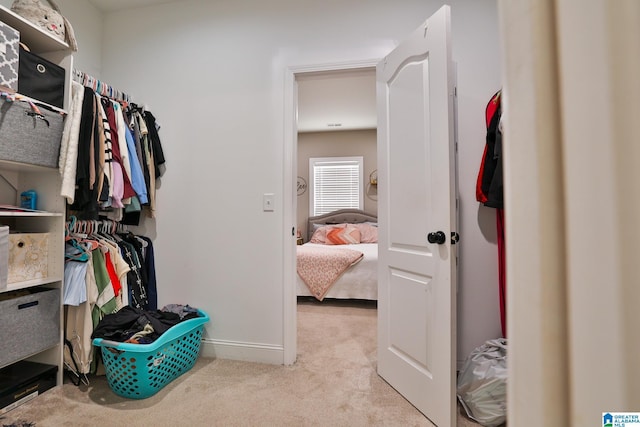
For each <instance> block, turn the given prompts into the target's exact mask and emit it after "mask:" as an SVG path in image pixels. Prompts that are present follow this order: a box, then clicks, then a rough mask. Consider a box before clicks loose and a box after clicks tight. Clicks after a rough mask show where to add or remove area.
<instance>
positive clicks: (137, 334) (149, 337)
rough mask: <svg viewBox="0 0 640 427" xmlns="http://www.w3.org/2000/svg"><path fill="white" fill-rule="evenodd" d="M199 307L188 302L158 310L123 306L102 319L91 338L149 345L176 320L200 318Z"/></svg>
mask: <svg viewBox="0 0 640 427" xmlns="http://www.w3.org/2000/svg"><path fill="white" fill-rule="evenodd" d="M199 316H200V315H199V313H198V309H196V308H193V307H190V306H189V305H180V304H170V305H166V306H164V307H163V308H162V309H160V310H141V309H138V308H135V307H131V306H126V307H123V308H122V309H121V310H120V311H118V312H116V313H113V314H108V315H106V316H104V317H103V318H102V320H101V321H100V323H99V324H98V326H97V327H96V328H95V330H94V331H93V334H92V335H91V338H92V339H94V338H103V339H105V340H111V341H117V342H126V343H134V344H149V343H152V342H153V341H155V340H156V339H158V337H160V336H161V335H162V334H163V333H165V332H166V331H167V330H168V329H169V328H171V327H172V326H174V325H177V324H178V323H180V322H182V321H185V320H188V319H193V318H196V317H199Z"/></svg>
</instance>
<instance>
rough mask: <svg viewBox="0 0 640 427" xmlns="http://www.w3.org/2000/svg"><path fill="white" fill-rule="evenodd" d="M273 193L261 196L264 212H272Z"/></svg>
mask: <svg viewBox="0 0 640 427" xmlns="http://www.w3.org/2000/svg"><path fill="white" fill-rule="evenodd" d="M273 199H274V195H273V193H264V194H263V195H262V210H263V211H265V212H273V204H274V203H275V202H274V200H273Z"/></svg>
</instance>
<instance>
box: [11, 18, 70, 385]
mask: <svg viewBox="0 0 640 427" xmlns="http://www.w3.org/2000/svg"><path fill="white" fill-rule="evenodd" d="M0 21H2V22H4V23H6V24H8V25H9V26H11V27H13V28H15V29H17V30H18V31H20V40H21V42H23V43H25V44H26V45H27V46H28V47H29V48H30V50H31V52H33V53H35V54H37V55H40V56H42V57H43V58H46V59H48V60H49V61H51V62H54V63H56V64H58V65H60V66H61V67H63V68H64V69H65V70H66V78H65V96H64V104H63V107H64V108H63V110H65V111H67V110H68V109H69V102H70V93H71V78H72V69H73V56H72V51H71V49H70V48H69V46H68V45H67V44H66V43H65V42H63V41H61V40H58V39H57V38H55V37H53V36H51V35H50V34H48V33H46V32H44V31H42V30H40V29H39V28H38V27H36V26H35V25H33V24H31V23H30V22H29V21H27V20H25V19H24V18H22V17H20V16H18V15H16V14H15V13H13V12H12V11H11V10H9V9H8V8H6V7H4V6H0ZM58 110H59V109H58ZM1 143H2V141H0V144H1ZM0 178H2V179H0V203H2V204H10V205H18V206H19V205H20V194H21V193H22V192H23V191H26V190H31V189H33V190H35V191H36V192H37V195H38V203H37V209H38V210H39V211H38V212H9V211H0V223H1V224H2V225H8V226H9V228H10V230H12V231H13V230H16V231H25V232H31V233H49V252H48V274H47V277H46V278H44V279H35V280H28V281H25V282H19V283H11V284H8V286H7V288H6V289H3V290H1V291H0V293H5V292H10V291H16V290H22V289H27V288H32V287H40V286H45V287H48V288H58V289H60V291H61V292H60V300H59V301H58V304H59V305H60V323H59V324H60V334H59V340H58V342H57V344H56V345H54V346H52V347H50V348H47V349H45V350H43V351H41V352H39V353H37V354H33V355H26V359H27V360H32V361H36V362H41V363H47V364H50V365H55V366H57V367H58V376H57V382H56V383H57V385H61V384H62V376H63V356H62V354H63V345H64V341H63V328H64V321H63V320H64V319H63V313H64V310H63V306H62V287H63V283H64V279H63V276H64V228H65V200H64V199H63V198H62V197H61V196H60V187H61V180H60V174H59V173H58V169H57V168H47V167H41V166H34V165H29V164H22V163H16V162H10V161H4V160H0ZM0 327H2V325H0Z"/></svg>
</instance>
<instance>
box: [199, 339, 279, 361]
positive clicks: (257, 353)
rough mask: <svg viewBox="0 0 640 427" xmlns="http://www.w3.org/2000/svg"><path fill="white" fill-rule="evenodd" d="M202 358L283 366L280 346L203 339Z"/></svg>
mask: <svg viewBox="0 0 640 427" xmlns="http://www.w3.org/2000/svg"><path fill="white" fill-rule="evenodd" d="M200 355H201V356H202V357H211V358H217V359H231V360H242V361H245V362H256V363H270V364H272V365H282V364H284V348H283V347H282V346H276V345H268V344H256V343H247V342H237V341H223V340H212V339H208V338H205V339H203V340H202V344H201V346H200Z"/></svg>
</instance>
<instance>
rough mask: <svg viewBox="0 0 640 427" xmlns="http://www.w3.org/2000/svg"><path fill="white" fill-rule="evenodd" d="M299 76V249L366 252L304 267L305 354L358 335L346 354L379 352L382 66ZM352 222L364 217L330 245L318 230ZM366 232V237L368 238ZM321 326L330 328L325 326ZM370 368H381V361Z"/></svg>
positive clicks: (300, 293)
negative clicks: (340, 263)
mask: <svg viewBox="0 0 640 427" xmlns="http://www.w3.org/2000/svg"><path fill="white" fill-rule="evenodd" d="M295 81H296V87H297V114H296V117H297V121H296V130H297V134H296V141H297V143H296V144H295V145H296V150H295V154H294V159H295V165H296V167H295V168H294V170H296V171H297V173H296V174H295V175H296V176H295V177H294V178H295V180H296V182H295V187H296V189H297V197H296V217H295V218H294V220H295V221H296V230H297V233H298V236H297V237H298V239H297V241H298V245H299V246H300V247H299V248H298V251H301V250H312V249H313V248H308V247H311V246H325V249H329V246H330V247H332V248H338V247H339V249H350V250H352V251H356V252H362V257H361V258H359V259H358V261H357V262H355V263H354V264H355V265H353V266H350V267H348V268H346V269H345V271H343V272H340V273H337V272H336V271H333V275H329V274H327V277H326V278H318V277H315V276H314V278H313V279H307V280H305V279H302V278H301V276H300V274H298V273H296V278H295V279H296V285H295V288H296V291H295V292H296V304H297V325H296V327H297V336H298V356H299V357H304V356H305V354H307V353H309V352H310V351H316V350H318V351H320V350H321V349H322V350H321V351H324V352H326V351H329V352H331V350H330V348H332V347H331V346H330V345H329V344H330V343H328V342H327V340H335V342H336V343H337V342H343V343H346V342H347V341H350V340H355V341H354V342H352V344H354V345H355V344H356V342H358V343H359V344H358V345H356V347H358V348H359V350H355V349H354V351H355V353H356V354H354V353H353V352H351V351H344V350H345V349H344V348H343V349H342V350H341V351H340V352H339V354H341V356H340V358H341V359H343V360H345V361H347V360H353V359H354V357H355V358H357V357H358V355H357V354H361V352H362V351H364V352H365V353H370V354H371V355H372V357H373V359H375V352H376V345H377V326H376V325H377V304H376V299H377V263H376V258H377V239H375V236H374V235H375V233H377V229H376V228H375V227H376V225H377V223H376V217H377V211H378V205H377V186H376V185H377V181H376V179H377V178H376V172H377V134H376V125H377V117H376V77H375V68H374V67H372V66H366V67H362V68H352V69H342V70H326V71H311V72H302V73H296V74H295ZM353 159H360V166H359V168H358V167H353V166H351V167H350V166H349V165H348V164H347V162H352V163H353V161H354V160H353ZM317 165H321V166H326V168H324V169H322V168H320V167H318V166H317ZM314 170H315V173H314ZM318 175H320V176H318ZM314 177H315V178H314ZM345 180H346V181H345ZM352 181H355V182H356V183H357V184H358V185H356V188H355V189H354V188H350V189H345V188H344V187H345V186H351V187H353V186H352ZM336 182H340V183H341V184H336ZM321 184H323V185H325V186H326V187H325V191H323V192H321V191H320V189H319V188H318V187H319V185H321ZM336 185H337V188H336ZM343 190H344V191H343ZM355 192H360V194H359V197H358V194H356V195H355V197H354V194H353V193H355ZM347 193H348V194H347ZM318 194H321V195H323V197H329V198H332V197H333V198H335V199H336V200H335V203H336V204H335V207H334V205H333V201H331V200H330V201H329V203H328V204H329V206H332V207H331V208H330V209H329V211H327V208H325V209H324V211H319V210H318V201H317V200H316V203H315V204H314V203H313V201H314V200H315V199H317V198H319V197H320V196H318ZM314 196H316V197H314ZM347 199H349V201H347V202H345V200H347ZM344 203H349V204H347V205H345V204H344ZM354 203H355V204H354ZM320 204H322V203H320ZM345 209H346V211H347V212H352V216H350V217H349V216H347V217H335V216H332V215H331V214H332V213H333V212H335V211H336V210H339V211H344V210H345ZM325 211H327V212H325ZM360 214H362V215H360ZM310 219H311V220H310ZM351 223H358V225H357V227H358V231H357V232H355V233H354V234H351V235H350V236H348V237H349V238H350V239H351V240H350V243H351V244H345V245H339V246H338V245H335V244H334V245H326V244H325V243H326V232H325V233H323V230H320V231H318V230H319V229H321V228H323V226H324V227H325V228H326V227H330V228H335V227H338V226H342V224H351ZM344 228H345V230H346V229H347V227H346V226H344ZM348 229H349V230H351V227H349V228H348ZM314 232H315V235H314ZM354 235H355V240H353V239H354ZM312 238H313V239H312ZM338 239H339V238H338ZM311 240H313V242H311ZM356 240H357V241H358V242H357V243H355V241H356ZM361 240H364V242H362V243H360V241H361ZM338 241H340V240H338ZM334 242H335V241H334ZM340 242H343V241H340ZM345 262H347V261H345ZM312 264H313V263H312ZM341 269H342V267H340V269H339V270H337V271H340V270H341ZM327 270H331V267H329V268H328V269H327ZM309 274H313V275H317V274H320V273H318V272H310V273H309ZM320 283H321V284H320ZM314 295H315V296H314ZM319 330H322V331H325V332H324V333H322V334H318V331H319ZM343 335H344V336H343ZM367 359H369V358H367ZM370 368H371V370H372V374H375V366H373V367H370ZM363 369H364V370H367V369H369V367H366V366H364V367H363Z"/></svg>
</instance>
